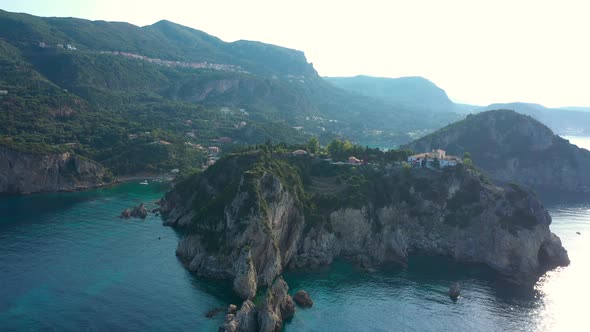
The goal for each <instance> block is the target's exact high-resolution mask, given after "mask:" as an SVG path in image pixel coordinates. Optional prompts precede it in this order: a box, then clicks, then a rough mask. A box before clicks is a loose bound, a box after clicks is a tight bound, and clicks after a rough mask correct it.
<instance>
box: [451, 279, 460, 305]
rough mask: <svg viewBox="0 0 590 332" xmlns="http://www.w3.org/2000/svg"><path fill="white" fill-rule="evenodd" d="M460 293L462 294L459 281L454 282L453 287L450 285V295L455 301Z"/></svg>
mask: <svg viewBox="0 0 590 332" xmlns="http://www.w3.org/2000/svg"><path fill="white" fill-rule="evenodd" d="M459 295H461V285H460V284H459V283H458V282H454V283H453V284H452V285H451V287H449V297H450V298H451V299H452V300H453V301H457V299H458V298H459Z"/></svg>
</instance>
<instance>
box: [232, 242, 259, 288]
mask: <svg viewBox="0 0 590 332" xmlns="http://www.w3.org/2000/svg"><path fill="white" fill-rule="evenodd" d="M234 275H235V277H234V291H235V292H236V293H237V294H238V295H239V296H240V297H241V298H242V299H243V300H250V299H253V298H254V296H255V295H256V270H255V269H254V264H253V262H252V255H251V254H250V248H249V247H245V248H244V249H243V250H242V253H241V254H240V257H239V258H238V260H237V261H236V263H235V272H234Z"/></svg>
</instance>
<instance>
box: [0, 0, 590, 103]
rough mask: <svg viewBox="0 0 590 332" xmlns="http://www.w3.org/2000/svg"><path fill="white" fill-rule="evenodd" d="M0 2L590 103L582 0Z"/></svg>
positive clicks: (328, 72)
mask: <svg viewBox="0 0 590 332" xmlns="http://www.w3.org/2000/svg"><path fill="white" fill-rule="evenodd" d="M585 2H587V3H588V4H586V3H585ZM0 8H1V9H4V10H8V11H17V12H27V13H31V14H34V15H40V16H74V17H81V18H87V19H93V20H97V19H101V20H109V21H126V22H130V23H133V24H136V25H148V24H152V23H154V22H156V21H158V20H161V19H168V20H170V21H174V22H176V23H180V24H183V25H187V26H190V27H193V28H196V29H199V30H203V31H205V32H207V33H209V34H212V35H215V36H217V37H219V38H221V39H223V40H225V41H234V40H238V39H249V40H259V41H263V42H267V43H272V44H277V45H281V46H285V47H290V48H295V49H299V50H302V51H304V52H305V54H306V56H307V58H308V61H310V62H313V64H314V67H315V68H316V70H318V72H319V73H320V75H322V76H353V75H359V74H364V75H373V76H385V77H399V76H414V75H419V76H424V77H426V78H428V79H430V80H432V81H433V82H434V83H436V84H437V85H439V86H440V87H441V88H443V89H445V90H446V91H447V93H448V94H449V96H450V97H451V98H453V99H454V100H455V101H460V102H466V103H474V104H480V105H484V104H489V103H493V102H511V101H527V102H537V103H541V104H545V105H546V106H569V105H588V106H590V84H589V83H588V78H589V77H590V19H589V17H590V1H584V0H559V1H558V0H553V1H546V0H510V1H505V0H493V1H478V0H432V1H425V0H422V1H420V0H404V1H394V0H387V1H386V0H383V1H378V0H364V1H346V0H339V1H332V0H321V1H320V0H313V1H308V0H298V1H284V0H283V1H282V0H250V1H244V0H236V1H226V0H207V1H199V0H193V1H185V0H165V1H145V0H144V1H135V0H100V1H98V0H97V1H91V0H88V1H85V0H53V1H52V0H0Z"/></svg>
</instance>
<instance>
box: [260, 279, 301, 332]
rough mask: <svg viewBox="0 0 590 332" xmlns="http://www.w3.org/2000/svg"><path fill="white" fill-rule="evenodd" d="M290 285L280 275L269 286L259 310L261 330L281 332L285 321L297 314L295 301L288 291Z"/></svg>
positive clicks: (264, 331)
mask: <svg viewBox="0 0 590 332" xmlns="http://www.w3.org/2000/svg"><path fill="white" fill-rule="evenodd" d="M288 291H289V286H288V285H287V283H286V282H285V281H284V280H283V278H282V277H279V278H278V279H277V280H275V282H274V283H273V284H272V286H271V287H270V288H269V290H268V292H267V295H266V297H265V298H264V302H263V303H262V304H261V306H260V309H259V312H258V324H259V326H260V331H261V332H279V331H281V330H282V328H283V321H284V320H286V319H289V318H291V317H293V315H294V314H295V303H294V302H293V298H292V297H291V295H289V293H288Z"/></svg>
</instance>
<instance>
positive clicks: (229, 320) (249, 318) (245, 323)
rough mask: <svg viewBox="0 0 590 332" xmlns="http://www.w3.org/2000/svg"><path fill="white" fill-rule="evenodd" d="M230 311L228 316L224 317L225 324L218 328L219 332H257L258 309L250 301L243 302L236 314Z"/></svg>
mask: <svg viewBox="0 0 590 332" xmlns="http://www.w3.org/2000/svg"><path fill="white" fill-rule="evenodd" d="M234 307H235V305H234ZM232 309H233V308H231V309H229V310H228V314H227V315H226V316H225V322H224V323H223V325H221V326H220V327H219V332H236V331H239V332H257V331H258V318H257V317H258V309H257V308H256V306H255V305H254V303H252V301H250V300H246V301H244V303H242V306H241V307H240V310H238V311H237V312H236V311H233V310H232Z"/></svg>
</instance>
